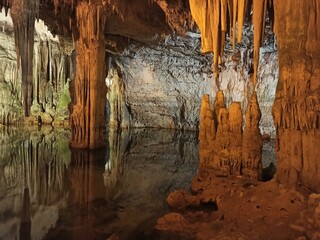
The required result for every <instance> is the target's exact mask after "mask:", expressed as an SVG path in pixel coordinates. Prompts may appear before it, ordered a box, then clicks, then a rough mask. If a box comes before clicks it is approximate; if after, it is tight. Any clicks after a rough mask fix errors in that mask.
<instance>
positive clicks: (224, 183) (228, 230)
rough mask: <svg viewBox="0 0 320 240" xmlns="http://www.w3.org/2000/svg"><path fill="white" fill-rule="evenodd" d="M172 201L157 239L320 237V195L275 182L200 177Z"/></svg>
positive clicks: (174, 194)
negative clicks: (189, 189) (170, 209)
mask: <svg viewBox="0 0 320 240" xmlns="http://www.w3.org/2000/svg"><path fill="white" fill-rule="evenodd" d="M167 203H168V205H169V206H170V207H171V208H172V211H171V213H169V214H167V215H165V216H163V217H162V218H160V219H158V221H157V224H156V226H155V227H154V231H153V232H152V233H150V238H152V239H259V240H262V239H273V240H277V239H279V240H280V239H281V240H282V239H299V240H303V239H312V240H316V239H320V194H310V192H309V191H308V190H307V189H303V188H299V189H293V188H292V189H288V188H285V187H284V186H283V185H281V184H279V183H278V182H276V181H275V180H271V181H268V182H257V181H254V180H248V179H244V178H216V177H211V176H206V177H200V176H197V177H195V178H194V179H193V182H192V186H191V191H190V192H186V191H183V190H178V191H175V192H172V193H171V194H170V195H169V196H168V198H167Z"/></svg>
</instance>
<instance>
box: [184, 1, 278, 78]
mask: <svg viewBox="0 0 320 240" xmlns="http://www.w3.org/2000/svg"><path fill="white" fill-rule="evenodd" d="M189 2H190V9H191V14H192V16H193V18H194V20H195V21H196V23H197V24H198V26H199V28H200V31H201V41H202V51H203V52H204V53H205V52H214V73H215V77H216V78H217V76H218V71H219V68H218V64H219V62H220V61H221V60H220V59H221V56H222V55H223V51H224V45H225V41H226V34H227V33H228V34H229V36H230V39H232V43H233V47H234V48H235V44H236V40H237V41H238V42H239V43H240V42H241V40H242V27H243V25H244V23H245V19H246V18H247V17H248V18H249V16H250V11H251V9H252V10H253V16H252V21H253V25H254V71H255V74H254V79H253V82H254V84H256V83H257V71H258V64H259V49H260V47H261V46H262V44H263V38H264V29H265V20H266V13H267V10H269V16H270V21H271V22H272V16H273V1H272V0H259V1H250V0H200V1H199V0H189ZM237 30H238V31H237Z"/></svg>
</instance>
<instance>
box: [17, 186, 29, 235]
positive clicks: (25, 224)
mask: <svg viewBox="0 0 320 240" xmlns="http://www.w3.org/2000/svg"><path fill="white" fill-rule="evenodd" d="M19 233H20V237H19V239H24V240H29V239H31V203H30V196H29V189H28V188H25V189H24V192H23V202H22V213H21V222H20V229H19Z"/></svg>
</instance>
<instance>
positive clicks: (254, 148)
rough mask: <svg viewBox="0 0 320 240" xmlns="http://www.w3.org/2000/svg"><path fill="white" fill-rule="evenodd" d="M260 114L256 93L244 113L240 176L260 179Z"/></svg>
mask: <svg viewBox="0 0 320 240" xmlns="http://www.w3.org/2000/svg"><path fill="white" fill-rule="evenodd" d="M260 119H261V112H260V108H259V103H258V99H257V95H256V93H254V94H253V95H252V97H251V99H250V102H249V105H248V107H247V112H246V127H245V129H244V131H243V138H242V164H241V165H242V174H243V175H244V176H245V177H248V178H252V179H260V177H261V170H262V163H261V160H262V135H261V133H260V129H259V122H260Z"/></svg>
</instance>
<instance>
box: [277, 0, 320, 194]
mask: <svg viewBox="0 0 320 240" xmlns="http://www.w3.org/2000/svg"><path fill="white" fill-rule="evenodd" d="M274 7H275V32H276V35H277V44H278V51H279V82H278V87H277V91H276V99H275V102H274V105H273V117H274V122H275V125H276V128H277V139H276V154H277V160H278V173H277V177H278V179H279V180H280V181H281V182H284V183H289V184H298V183H302V184H303V185H305V186H308V187H309V188H311V189H313V190H315V191H318V192H319V191H320V161H319V155H320V150H319V147H318V145H319V139H320V107H319V106H320V94H319V93H320V84H319V78H320V70H319V69H320V58H319V56H320V44H319V41H320V31H319V30H318V29H319V28H320V18H319V17H318V16H319V14H320V4H319V3H318V2H317V1H308V0H305V1H294V0H289V1H286V2H283V1H281V0H275V1H274ZM288 12H290V14H284V13H288Z"/></svg>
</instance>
